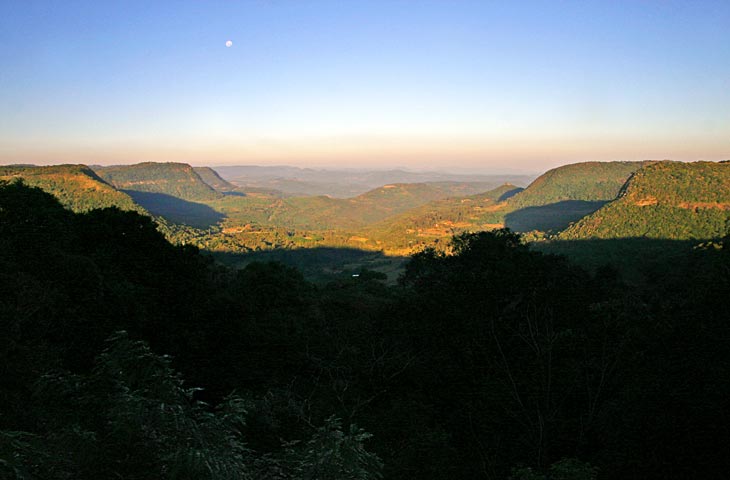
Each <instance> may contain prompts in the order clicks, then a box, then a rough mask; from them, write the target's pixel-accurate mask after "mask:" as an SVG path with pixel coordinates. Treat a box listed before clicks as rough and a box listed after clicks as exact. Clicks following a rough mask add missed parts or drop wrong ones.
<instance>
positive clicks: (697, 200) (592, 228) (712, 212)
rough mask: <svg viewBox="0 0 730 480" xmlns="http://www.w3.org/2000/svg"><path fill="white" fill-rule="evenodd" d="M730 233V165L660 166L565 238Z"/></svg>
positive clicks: (687, 236) (632, 181)
mask: <svg viewBox="0 0 730 480" xmlns="http://www.w3.org/2000/svg"><path fill="white" fill-rule="evenodd" d="M728 232H730V163H713V162H695V163H682V162H658V163H653V164H651V165H647V166H645V167H644V168H642V169H641V170H639V171H637V172H636V173H634V174H633V176H632V177H631V178H630V180H629V181H628V182H627V183H626V185H625V186H624V188H623V189H622V192H621V194H620V196H619V198H617V199H616V200H615V201H613V202H611V203H609V204H607V205H606V206H604V207H603V208H601V209H600V210H598V211H596V212H595V213H593V214H591V215H589V216H587V217H585V218H583V219H582V220H580V221H579V222H577V223H576V224H575V225H573V226H572V227H570V228H568V229H567V230H566V231H565V232H563V233H562V234H561V235H560V238H562V239H568V240H570V239H584V238H625V237H648V238H666V239H713V238H720V237H723V236H725V235H726V234H727V233H728Z"/></svg>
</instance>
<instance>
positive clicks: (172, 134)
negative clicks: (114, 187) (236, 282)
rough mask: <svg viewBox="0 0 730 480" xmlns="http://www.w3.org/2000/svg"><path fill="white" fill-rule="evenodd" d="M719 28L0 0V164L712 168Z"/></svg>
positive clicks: (591, 4)
mask: <svg viewBox="0 0 730 480" xmlns="http://www.w3.org/2000/svg"><path fill="white" fill-rule="evenodd" d="M728 25H730V2H727V1H722V0H720V1H697V2H678V1H665V2H643V1H635V2H623V1H617V2H605V1H588V2H577V1H576V2H573V1H564V2H554V1H525V2H483V1H454V2H444V1H421V2H413V1H405V0H392V1H363V2H335V1H307V2H299V1H294V0H290V1H284V0H250V1H235V2H234V1H223V0H220V1H215V0H211V1H200V0H196V1H193V0H176V1H159V2H142V1H137V0H134V1H129V2H94V1H88V0H76V1H74V0H70V1H67V2H56V1H50V0H47V1H32V0H31V1H24V2H19V1H18V2H14V1H5V2H0V65H2V68H0V163H2V164H8V163H39V164H48V163H88V164H119V163H136V162H141V161H179V162H187V163H191V164H194V165H226V164H229V165H232V164H257V165H273V164H288V165H295V166H300V167H330V168H375V169H383V168H389V167H406V168H414V169H430V170H445V169H452V170H459V169H461V170H480V171H486V170H494V171H539V170H545V169H547V168H550V167H553V166H556V165H559V164H564V163H571V162H577V161H588V160H642V159H673V160H700V159H704V160H721V159H727V158H730V29H728V28H727V26H728ZM228 40H230V41H232V45H231V46H230V47H227V46H226V41H228Z"/></svg>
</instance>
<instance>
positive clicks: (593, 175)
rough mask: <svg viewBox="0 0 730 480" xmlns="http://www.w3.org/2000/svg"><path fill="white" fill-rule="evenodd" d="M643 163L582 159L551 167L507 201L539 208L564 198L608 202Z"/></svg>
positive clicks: (513, 204)
mask: <svg viewBox="0 0 730 480" xmlns="http://www.w3.org/2000/svg"><path fill="white" fill-rule="evenodd" d="M651 163H652V162H651V161H646V162H584V163H573V164H570V165H564V166H561V167H558V168H554V169H552V170H549V171H547V172H545V173H544V174H542V175H540V176H539V177H538V178H537V179H536V180H535V181H534V182H532V183H531V184H530V185H529V186H528V187H527V188H525V189H524V190H523V191H522V192H520V193H519V194H517V195H515V196H514V197H512V198H511V199H510V200H509V206H510V208H511V209H518V208H525V207H538V206H542V205H549V204H552V203H558V202H564V201H572V200H578V201H586V202H594V201H610V200H613V199H614V198H616V197H617V196H618V194H619V192H620V191H621V187H623V185H624V184H625V183H626V180H628V178H629V177H630V176H631V174H633V173H634V172H636V171H637V170H639V169H640V168H642V167H644V166H645V165H649V164H651Z"/></svg>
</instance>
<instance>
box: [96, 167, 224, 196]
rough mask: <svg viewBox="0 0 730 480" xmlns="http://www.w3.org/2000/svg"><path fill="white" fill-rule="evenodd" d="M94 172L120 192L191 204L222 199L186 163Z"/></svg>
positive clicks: (98, 169)
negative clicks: (152, 195)
mask: <svg viewBox="0 0 730 480" xmlns="http://www.w3.org/2000/svg"><path fill="white" fill-rule="evenodd" d="M95 171H96V173H97V174H99V176H100V177H102V178H103V179H104V180H106V181H107V182H108V183H109V184H111V185H113V186H114V187H116V188H117V189H119V190H123V191H130V192H143V193H152V194H161V195H168V196H171V197H176V198H180V199H183V200H189V201H205V200H215V199H216V198H220V197H222V196H223V195H222V193H220V192H217V191H216V190H215V189H213V187H211V186H210V185H208V184H207V183H205V182H204V181H203V180H202V179H201V178H200V176H199V175H198V174H197V173H196V172H195V170H193V167H191V166H190V165H187V164H185V163H152V162H147V163H138V164H136V165H119V166H113V167H95Z"/></svg>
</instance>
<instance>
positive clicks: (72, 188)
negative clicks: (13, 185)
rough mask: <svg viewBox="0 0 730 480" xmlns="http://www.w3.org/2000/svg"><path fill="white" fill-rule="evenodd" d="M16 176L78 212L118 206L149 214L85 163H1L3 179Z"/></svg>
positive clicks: (1, 177)
mask: <svg viewBox="0 0 730 480" xmlns="http://www.w3.org/2000/svg"><path fill="white" fill-rule="evenodd" d="M13 179H21V180H22V181H23V182H25V183H26V184H28V185H30V186H34V187H39V188H41V189H43V190H44V191H46V192H48V193H50V194H52V195H53V196H54V197H56V198H57V199H58V200H59V201H60V202H61V203H62V204H63V205H64V206H66V207H67V208H70V209H71V210H73V211H75V212H87V211H89V210H92V209H95V208H105V207H118V208H121V209H122V210H132V211H137V212H140V213H146V212H145V209H144V208H142V207H141V206H139V205H138V204H136V203H135V202H134V200H132V198H131V197H130V196H129V195H127V194H126V193H124V192H120V191H118V190H117V189H115V188H114V187H113V186H111V185H109V184H108V183H107V182H106V181H104V180H103V179H102V178H100V177H99V176H98V175H97V174H96V173H95V172H94V171H93V170H91V169H90V168H89V167H87V166H86V165H56V166H45V167H37V166H8V167H2V166H0V180H13Z"/></svg>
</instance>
